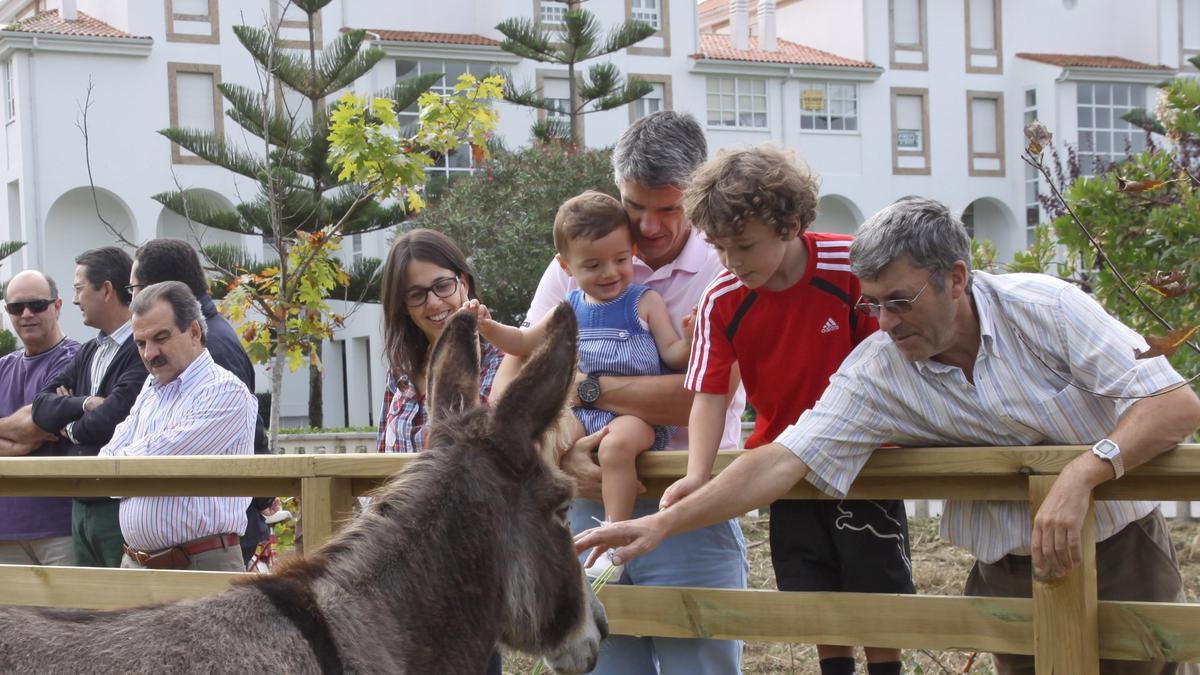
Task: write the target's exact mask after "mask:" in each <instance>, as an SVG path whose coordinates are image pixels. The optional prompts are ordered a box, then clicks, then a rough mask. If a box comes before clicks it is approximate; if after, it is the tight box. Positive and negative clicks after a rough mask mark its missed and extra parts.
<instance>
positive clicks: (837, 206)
mask: <svg viewBox="0 0 1200 675" xmlns="http://www.w3.org/2000/svg"><path fill="white" fill-rule="evenodd" d="M862 221H863V218H862V211H860V210H859V209H858V207H857V206H855V205H854V202H852V201H850V200H849V199H847V198H846V197H843V196H841V195H825V196H823V197H821V200H820V201H819V202H817V219H816V220H815V221H813V224H812V226H811V227H810V228H809V229H811V230H813V231H814V232H835V233H838V234H854V231H855V230H857V229H858V226H859V225H860V224H862Z"/></svg>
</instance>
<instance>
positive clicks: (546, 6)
mask: <svg viewBox="0 0 1200 675" xmlns="http://www.w3.org/2000/svg"><path fill="white" fill-rule="evenodd" d="M567 9H568V6H567V3H565V2H555V1H554V0H540V2H539V4H538V18H539V19H540V20H541V22H542V25H543V26H546V27H555V28H557V27H559V26H562V25H563V17H565V16H566V15H567Z"/></svg>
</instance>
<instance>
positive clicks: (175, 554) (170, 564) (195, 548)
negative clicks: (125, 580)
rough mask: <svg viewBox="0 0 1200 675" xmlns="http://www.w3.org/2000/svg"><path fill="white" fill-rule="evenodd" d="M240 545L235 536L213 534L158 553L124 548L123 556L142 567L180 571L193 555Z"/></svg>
mask: <svg viewBox="0 0 1200 675" xmlns="http://www.w3.org/2000/svg"><path fill="white" fill-rule="evenodd" d="M240 544H241V537H239V536H238V535H236V534H214V535H213V536H211V537H202V538H200V539H193V540H191V541H185V542H183V543H182V544H180V545H178V546H172V547H170V548H164V549H161V550H158V551H139V550H137V549H134V548H130V547H129V546H125V555H127V556H129V559H130V560H132V561H134V562H136V563H137V564H139V565H141V566H142V567H148V568H150V569H155V570H182V569H187V567H188V566H189V564H190V563H191V557H192V556H194V555H199V554H201V553H205V552H207V551H213V550H216V549H218V548H239V546H240Z"/></svg>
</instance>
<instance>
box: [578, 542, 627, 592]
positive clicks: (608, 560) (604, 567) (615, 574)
mask: <svg viewBox="0 0 1200 675" xmlns="http://www.w3.org/2000/svg"><path fill="white" fill-rule="evenodd" d="M612 557H613V551H612V549H611V548H610V549H608V550H607V551H605V552H604V553H601V554H600V557H599V558H596V562H594V563H592V565H591V567H587V568H585V569H584V570H583V571H584V574H586V575H587V576H588V578H589V579H599V578H600V577H602V576H605V575H606V574H607V572H608V570H609V569H611V570H612V575H611V576H609V577H608V581H609V583H616V582H618V581H620V580H621V573H622V572H623V571H624V570H625V566H624V565H618V564H617V563H615V562H613V558H612Z"/></svg>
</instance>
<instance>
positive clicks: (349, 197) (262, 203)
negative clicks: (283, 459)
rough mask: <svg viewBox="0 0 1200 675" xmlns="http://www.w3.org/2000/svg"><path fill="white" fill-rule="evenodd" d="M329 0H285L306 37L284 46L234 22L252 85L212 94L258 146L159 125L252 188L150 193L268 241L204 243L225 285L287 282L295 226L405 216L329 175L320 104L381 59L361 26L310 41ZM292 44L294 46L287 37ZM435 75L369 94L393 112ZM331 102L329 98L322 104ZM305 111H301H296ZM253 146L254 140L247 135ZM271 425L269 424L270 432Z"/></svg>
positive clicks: (364, 284) (348, 224) (342, 230)
mask: <svg viewBox="0 0 1200 675" xmlns="http://www.w3.org/2000/svg"><path fill="white" fill-rule="evenodd" d="M330 2H332V0H291V4H292V5H293V6H295V7H296V8H297V9H299V10H301V11H303V12H304V14H305V15H306V16H307V23H308V40H307V44H306V45H304V46H303V47H302V48H299V49H297V48H294V47H292V46H289V44H285V41H284V40H283V39H281V38H280V37H279V34H278V26H276V27H275V30H271V29H266V28H259V27H253V26H235V27H234V33H235V34H236V36H237V38H238V41H239V42H240V43H241V44H242V46H243V47H244V48H245V49H246V51H247V52H249V54H250V56H251V57H252V58H253V59H254V61H255V63H256V65H257V67H258V70H259V72H260V73H261V74H262V78H261V79H260V84H261V86H260V87H259V88H257V89H255V88H251V87H246V86H243V85H240V84H234V83H228V82H226V83H222V84H221V85H220V87H219V88H220V91H221V95H222V97H223V98H224V99H225V101H226V103H227V104H228V106H229V108H228V110H227V111H226V115H227V116H228V117H229V118H230V119H232V120H233V121H234V122H236V123H237V124H238V125H239V126H240V127H241V128H242V129H244V130H245V132H246V134H248V135H250V136H252V137H257V139H260V140H261V145H259V149H258V150H254V149H250V148H245V149H243V147H241V146H240V145H238V144H237V143H235V142H234V139H235V138H240V137H241V134H237V135H235V134H227V135H226V137H225V138H222V137H218V136H216V135H215V134H213V133H212V132H210V131H201V130H195V129H178V128H172V129H164V130H162V131H160V132H159V133H161V134H162V135H163V136H166V137H167V138H168V139H170V140H171V141H172V142H173V143H177V144H178V145H180V146H181V147H183V148H185V149H187V150H188V151H190V152H192V153H194V154H196V155H198V156H200V157H201V158H203V159H205V160H207V161H209V162H212V163H213V164H216V165H218V166H221V167H224V168H226V169H228V170H230V171H232V172H234V173H236V174H239V175H241V176H244V177H246V178H248V179H250V180H253V181H255V182H256V183H257V184H258V185H259V190H258V194H257V195H255V196H254V198H253V199H251V200H249V201H245V202H243V203H241V204H238V205H237V206H236V207H235V208H234V209H233V210H229V209H221V208H215V207H213V206H212V205H211V204H209V203H206V202H201V201H200V200H189V199H187V197H186V196H185V193H184V192H182V191H172V192H164V193H160V194H157V195H154V199H155V200H157V201H158V202H160V203H161V204H163V205H164V206H166V207H167V208H169V209H171V210H172V211H175V212H176V213H179V214H181V215H183V216H184V217H186V218H187V219H188V220H190V221H194V222H197V223H201V224H203V225H206V226H208V227H212V228H216V229H219V230H226V231H229V232H235V233H239V234H250V235H255V236H258V237H262V238H263V239H264V240H265V241H266V242H267V244H268V245H269V246H270V247H271V249H272V252H273V256H272V257H273V258H275V260H273V261H269V263H268V262H265V261H256V260H254V259H253V256H250V257H246V256H243V255H237V254H235V253H232V252H231V251H229V250H228V249H221V248H219V247H218V248H210V247H205V249H206V254H207V255H208V256H209V260H210V263H212V264H213V266H215V267H217V268H218V269H219V270H220V271H219V272H218V274H219V275H220V276H221V277H225V278H224V279H219V280H218V283H219V284H220V285H223V284H221V283H220V282H227V281H228V280H229V279H230V278H232V277H233V276H234V275H236V273H237V271H238V270H239V269H241V270H246V269H249V270H251V271H255V272H259V271H261V270H262V269H263V268H265V267H267V266H268V265H271V266H275V265H278V266H279V267H280V270H279V278H280V283H281V284H284V285H286V284H287V283H289V281H288V280H287V276H286V275H287V274H288V272H289V270H287V269H286V266H287V264H288V263H287V261H288V252H289V250H290V247H291V246H292V245H293V243H294V242H295V238H296V235H297V233H314V232H317V231H319V230H321V229H322V228H324V227H326V226H328V225H331V224H335V223H340V226H339V227H338V228H337V229H338V232H337V234H338V235H354V234H361V233H365V232H371V231H374V230H379V229H382V228H386V227H390V226H392V225H395V224H396V223H398V222H400V221H402V220H404V219H405V218H406V215H407V214H406V211H405V206H404V204H403V203H399V202H395V201H392V202H388V203H381V202H380V201H378V200H376V199H374V198H373V197H371V196H370V195H368V194H364V193H363V192H362V191H361V190H359V189H357V188H356V187H355V186H351V185H349V184H348V183H346V182H344V181H341V180H339V179H338V176H337V172H336V171H334V170H333V169H332V168H331V165H330V162H329V141H328V136H329V126H330V122H329V120H330V113H331V110H332V108H331V107H330V105H327V103H326V101H327V99H329V97H330V96H331V95H332V94H334V93H335V92H337V91H339V90H341V89H344V88H346V87H348V86H350V85H351V84H352V83H353V82H354V81H355V80H357V79H358V78H360V77H361V76H363V75H364V74H366V73H367V72H368V71H370V70H371V68H372V67H374V66H375V64H376V63H378V62H379V60H380V59H382V58H383V57H384V53H383V51H382V50H381V49H378V48H375V47H370V48H364V47H363V43H364V41H365V38H366V31H363V30H351V31H346V32H345V33H342V34H341V35H339V36H338V37H337V38H336V39H335V40H333V41H332V42H331V43H330V44H328V45H327V46H325V47H324V48H320V46H319V44H318V43H317V35H316V26H315V19H316V16H317V14H318V13H319V12H320V11H321V9H322V8H324V7H325V6H326V5H328V4H330ZM290 44H294V43H290ZM441 77H442V76H441V74H436V73H435V74H430V75H426V76H422V77H419V78H414V79H412V80H408V81H405V82H403V83H398V84H396V85H395V86H393V87H391V88H389V89H387V90H385V91H383V92H378V93H377V94H376V96H377V97H384V98H390V99H392V100H393V102H394V105H395V109H397V110H403V109H405V108H407V107H408V106H410V105H412V104H413V103H415V102H416V100H417V98H418V97H419V96H420V95H421V94H422V93H423V92H424V91H426V90H428V89H429V88H430V87H431V86H432V85H433V84H434V83H436V82H437V81H438V80H439V79H441ZM284 90H286V91H288V92H291V93H294V94H297V95H299V98H300V104H299V105H296V106H289V105H287V103H286V101H287V100H288V97H285V96H283V95H282V92H283V91H284ZM330 103H332V101H330ZM305 113H306V114H305ZM254 143H255V144H256V145H257V144H258V142H257V141H254ZM372 260H373V261H375V264H374V265H372V266H364V265H357V266H356V267H355V268H354V269H353V270H352V271H353V272H355V274H356V276H357V278H354V279H352V280H351V282H350V283H349V284H342V285H341V286H342V287H343V288H348V292H347V293H346V297H349V298H350V299H355V297H356V296H354V295H353V292H354V290H356V289H362V288H370V287H372V285H373V284H374V285H375V286H376V287H377V283H378V282H377V277H378V274H379V261H378V259H372ZM321 342H322V341H321V340H320V339H319V338H315V337H314V338H313V339H312V340H310V341H309V342H308V344H307V349H308V350H309V357H310V358H309V405H308V419H309V424H311V425H313V426H318V427H319V426H322V423H323V414H322V408H323V399H324V396H323V387H322V384H323V379H322V373H321V366H320V361H319V358H318V355H319V353H320V349H321ZM282 363H283V361H282V358H279V359H276V363H275V366H273V368H272V371H273V372H272V381H273V382H272V394H273V401H272V408H273V409H274V410H273V412H272V417H273V419H272V422H271V423H272V424H273V425H274V424H275V423H276V419H275V418H277V411H278V399H279V392H278V390H277V388H276V385H275V380H276V379H277V378H278V377H280V376H281V373H277V372H275V371H276V370H278V367H279V366H280V365H282ZM273 431H274V430H273Z"/></svg>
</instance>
